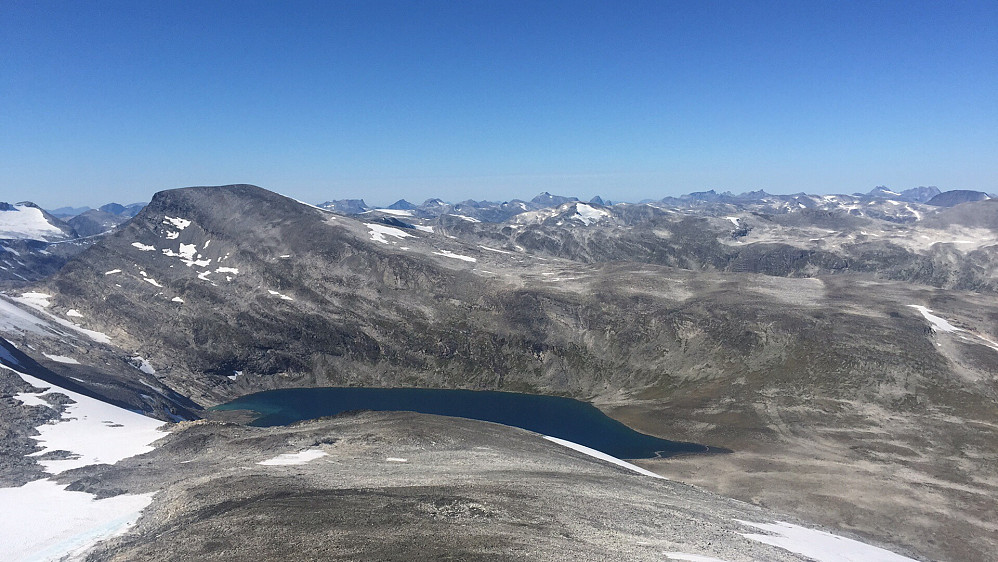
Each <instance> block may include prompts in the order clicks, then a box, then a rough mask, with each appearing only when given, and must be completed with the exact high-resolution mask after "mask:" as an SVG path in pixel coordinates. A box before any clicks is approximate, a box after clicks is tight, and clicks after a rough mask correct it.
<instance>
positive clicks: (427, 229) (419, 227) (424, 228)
mask: <svg viewBox="0 0 998 562" xmlns="http://www.w3.org/2000/svg"><path fill="white" fill-rule="evenodd" d="M414 226H415V227H416V230H421V231H423V232H429V233H430V234H433V227H432V226H423V225H421V224H417V225H414Z"/></svg>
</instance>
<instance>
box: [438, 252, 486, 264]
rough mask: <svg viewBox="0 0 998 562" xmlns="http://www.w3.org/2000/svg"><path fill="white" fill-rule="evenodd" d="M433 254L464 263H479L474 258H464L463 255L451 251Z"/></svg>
mask: <svg viewBox="0 0 998 562" xmlns="http://www.w3.org/2000/svg"><path fill="white" fill-rule="evenodd" d="M433 253H434V254H435V255H438V256H443V257H445V258H454V259H456V260H462V261H468V262H476V261H478V260H477V259H475V258H473V257H470V256H462V255H461V254H455V253H454V252H451V251H450V250H440V251H439V252H433Z"/></svg>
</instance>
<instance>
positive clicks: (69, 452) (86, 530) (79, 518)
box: [0, 366, 167, 561]
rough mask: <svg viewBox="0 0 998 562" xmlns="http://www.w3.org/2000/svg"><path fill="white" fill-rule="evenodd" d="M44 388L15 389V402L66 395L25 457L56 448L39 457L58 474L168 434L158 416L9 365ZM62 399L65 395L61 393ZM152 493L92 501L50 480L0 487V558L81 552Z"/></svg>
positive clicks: (113, 458)
mask: <svg viewBox="0 0 998 562" xmlns="http://www.w3.org/2000/svg"><path fill="white" fill-rule="evenodd" d="M0 369H2V370H4V371H8V372H13V373H15V374H17V375H19V376H20V377H21V378H22V379H23V380H24V381H25V382H27V383H28V384H30V385H32V386H33V387H36V388H43V389H45V390H44V391H43V392H41V393H38V392H22V393H19V394H16V395H14V397H13V398H14V400H15V401H16V403H18V404H19V405H20V406H21V407H24V406H27V407H42V408H53V407H55V406H54V405H55V404H57V403H58V402H57V401H53V402H49V401H48V400H47V399H46V398H47V397H48V395H50V394H54V393H58V394H61V395H63V396H65V397H66V398H69V400H70V401H71V403H69V404H67V405H66V406H65V410H63V412H62V416H61V418H60V419H59V420H58V421H56V422H55V423H47V424H43V425H40V426H39V427H38V428H37V430H38V432H39V436H38V437H36V438H35V439H36V440H37V441H38V442H39V444H41V445H42V446H43V449H42V450H41V451H38V452H35V453H32V454H31V455H30V456H39V455H48V456H52V453H54V452H56V451H60V452H61V453H60V454H59V455H56V456H57V458H55V459H51V458H50V459H49V460H39V463H40V464H42V465H43V466H44V467H45V470H46V471H47V472H49V473H51V474H59V473H61V472H64V471H66V470H70V469H74V468H81V467H84V466H90V465H94V464H114V463H116V462H118V461H120V460H122V459H125V458H128V457H132V456H135V455H138V454H142V453H146V452H149V451H151V450H152V447H151V443H152V442H154V441H156V440H158V439H160V438H161V437H164V436H165V435H167V433H166V432H164V431H160V430H159V429H158V428H159V426H161V425H162V424H163V422H161V421H159V420H155V419H152V418H147V417H145V416H142V415H140V414H136V413H134V412H130V411H128V410H125V409H122V408H118V407H117V406H113V405H111V404H108V403H106V402H102V401H100V400H96V399H94V398H90V397H88V396H84V395H82V394H79V393H76V392H72V391H69V390H66V389H64V388H60V387H58V386H55V385H53V384H51V383H47V382H44V381H42V380H40V379H37V378H35V377H32V376H29V375H26V374H24V373H21V372H19V371H15V370H13V369H10V368H9V367H5V366H0ZM62 400H63V401H64V400H65V399H62ZM152 497H153V494H151V493H147V494H122V495H117V496H114V497H110V498H106V499H97V497H96V496H94V495H93V494H89V493H86V492H80V491H70V490H68V489H67V487H66V486H65V485H62V484H59V483H57V482H55V481H53V480H51V479H42V480H35V481H33V482H28V483H27V484H24V485H23V486H19V487H14V488H0V505H2V506H3V509H2V510H0V560H39V561H47V560H65V559H77V558H79V557H82V556H83V555H84V554H85V553H86V551H87V550H89V548H90V547H92V546H93V545H94V544H96V543H97V542H98V541H100V540H103V539H106V538H109V537H112V536H115V535H118V534H121V533H123V532H125V531H126V530H127V529H128V528H129V527H131V526H132V525H133V524H134V523H135V521H136V520H137V519H138V517H139V515H140V514H141V512H142V510H143V509H144V508H145V507H146V506H148V505H149V504H150V503H151V502H152Z"/></svg>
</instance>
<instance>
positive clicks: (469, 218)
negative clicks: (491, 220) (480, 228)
mask: <svg viewBox="0 0 998 562" xmlns="http://www.w3.org/2000/svg"><path fill="white" fill-rule="evenodd" d="M449 214H450V216H452V217H457V218H459V219H464V220H466V221H468V222H482V221H480V220H478V219H476V218H475V217H469V216H467V215H459V214H457V213H449Z"/></svg>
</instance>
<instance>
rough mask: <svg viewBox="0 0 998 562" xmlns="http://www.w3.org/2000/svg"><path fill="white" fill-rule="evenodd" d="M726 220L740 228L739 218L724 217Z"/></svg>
mask: <svg viewBox="0 0 998 562" xmlns="http://www.w3.org/2000/svg"><path fill="white" fill-rule="evenodd" d="M724 218H726V219H728V220H729V221H731V224H733V225H735V226H738V217H724Z"/></svg>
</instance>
